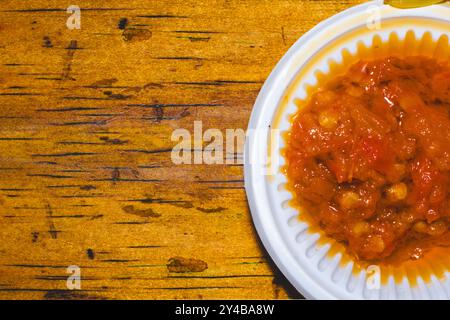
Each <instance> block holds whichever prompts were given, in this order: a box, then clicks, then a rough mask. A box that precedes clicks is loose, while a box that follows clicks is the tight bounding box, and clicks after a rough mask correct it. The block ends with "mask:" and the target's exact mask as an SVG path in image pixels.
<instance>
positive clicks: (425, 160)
mask: <svg viewBox="0 0 450 320" xmlns="http://www.w3.org/2000/svg"><path fill="white" fill-rule="evenodd" d="M449 112H450V68H449V66H448V65H447V64H445V63H442V62H438V61H435V60H433V59H430V58H426V57H407V58H397V57H389V58H385V59H380V60H367V61H359V62H358V63H356V64H354V65H353V66H351V67H350V68H349V70H348V71H347V72H346V73H345V74H344V75H340V76H337V77H335V78H334V79H332V80H331V81H329V82H327V83H326V84H325V85H324V86H322V87H320V88H319V89H318V90H317V91H316V92H315V94H313V95H312V96H311V97H310V98H309V100H308V101H307V103H306V105H305V106H302V107H301V109H300V110H299V111H298V113H297V114H296V115H295V117H294V118H293V123H292V128H291V131H290V133H289V136H288V138H287V148H286V150H285V152H286V153H285V156H286V159H287V166H286V174H287V177H288V180H289V185H290V189H291V190H292V192H293V193H294V194H295V198H296V199H297V201H298V203H299V205H300V206H301V207H303V208H304V209H305V210H306V212H307V213H308V214H309V215H310V216H311V217H312V220H313V221H314V222H315V223H316V224H317V225H318V226H319V227H320V228H321V229H322V230H323V231H324V232H325V234H327V235H328V236H329V237H332V238H334V239H336V240H337V241H339V242H342V243H344V244H346V246H347V248H348V251H349V252H350V253H352V254H353V255H354V256H356V258H358V259H361V260H382V259H384V258H387V257H389V256H391V255H392V254H393V253H394V252H395V251H396V250H398V249H400V248H402V247H408V248H411V251H410V256H411V258H414V259H416V258H420V252H421V250H420V246H421V243H425V242H427V243H429V241H430V239H436V240H439V239H440V238H444V237H447V238H448V233H449V226H450V199H449V190H450V188H449V187H450V175H449V170H450V118H449ZM411 244H413V245H411Z"/></svg>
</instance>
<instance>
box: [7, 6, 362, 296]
mask: <svg viewBox="0 0 450 320" xmlns="http://www.w3.org/2000/svg"><path fill="white" fill-rule="evenodd" d="M359 2H361V1H353V0H352V1H350V0H349V1H345V0H329V1H299V0H282V1H263V0H248V1H238V0H215V1H214V0H210V1H205V0H203V1H201V0H200V1H199V0H195V1H184V0H183V1H181V0H166V1H117V0H114V1H78V2H76V1H74V3H72V4H74V5H78V6H79V7H80V8H81V20H80V22H81V24H80V26H81V29H73V30H71V29H69V28H68V27H67V26H66V20H67V19H68V18H69V16H70V13H67V12H66V9H67V5H68V2H67V1H9V0H6V1H5V0H4V1H1V3H0V151H1V152H0V224H1V233H0V237H1V239H0V298H6V299H16V298H26V299H28V298H33V299H60V298H65V299H120V298H125V299H131V298H134V299H179V298H189V299H191V298H193V299H196V298H200V299H202V298H203V299H216V298H217V299H226V298H236V299H253V298H259V299H277V298H288V297H291V298H298V297H301V296H300V295H299V294H298V293H297V292H296V291H295V290H294V289H292V288H291V287H290V285H289V284H288V282H287V281H286V280H285V279H284V278H283V276H282V275H281V274H280V272H279V271H277V269H276V267H275V266H274V265H273V263H272V262H271V261H270V258H269V257H268V255H267V254H266V252H265V251H264V249H263V247H262V246H261V244H260V242H259V240H258V237H257V234H256V232H255V230H254V228H253V225H252V221H251V217H250V214H249V210H248V207H247V201H246V196H245V191H244V187H243V168H242V165H175V164H173V163H172V161H171V158H170V151H171V149H172V147H173V146H174V145H175V144H176V143H175V142H173V141H171V134H172V132H173V130H174V129H176V128H186V129H188V130H192V127H193V123H194V121H196V120H201V121H203V130H206V129H208V128H218V129H220V130H222V131H225V129H227V128H231V129H235V128H243V129H245V128H246V126H247V121H248V118H249V115H250V112H251V109H252V105H253V103H254V100H255V98H256V96H257V94H258V91H259V89H260V87H261V85H262V83H263V82H264V80H265V79H266V77H267V76H268V74H269V73H270V71H271V70H272V68H273V67H274V66H275V64H276V62H277V61H278V60H279V59H280V58H281V56H282V55H283V54H284V53H285V52H286V50H287V49H288V48H289V47H290V45H292V44H293V42H294V41H295V40H297V39H298V38H299V37H300V36H301V35H302V34H303V33H305V32H306V31H307V30H309V29H310V28H312V27H313V26H314V25H315V24H317V23H318V22H320V21H321V20H323V19H325V18H328V17H330V16H331V15H333V14H335V13H337V12H339V11H341V10H344V9H345V8H348V7H350V6H352V5H354V4H356V3H359ZM231 156H232V157H236V158H238V157H240V156H241V154H240V151H238V152H237V154H235V155H231ZM70 265H75V266H78V267H79V268H80V272H81V290H69V289H68V287H67V281H66V280H67V277H68V276H69V275H70V274H68V270H67V268H68V266H70Z"/></svg>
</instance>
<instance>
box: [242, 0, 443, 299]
mask: <svg viewBox="0 0 450 320" xmlns="http://www.w3.org/2000/svg"><path fill="white" fill-rule="evenodd" d="M377 17H380V18H381V25H380V26H381V28H379V29H377V28H376V25H374V24H373V21H372V20H373V18H375V19H376V18H377ZM408 30H413V31H414V33H415V34H416V36H420V37H421V36H423V35H424V33H425V32H429V33H431V35H432V37H433V39H435V40H436V39H437V38H439V37H440V36H441V35H449V34H450V5H448V4H441V5H435V6H430V7H426V8H418V9H408V10H401V9H395V8H392V7H389V6H386V5H383V4H382V3H380V2H379V1H374V2H369V3H366V4H362V5H358V6H356V7H353V8H351V9H348V10H346V11H343V12H342V13H340V14H338V15H336V16H334V17H332V18H330V19H328V20H326V21H324V22H322V23H320V24H319V25H317V26H316V27H315V28H313V29H312V30H311V31H309V32H308V33H306V34H305V35H304V36H302V37H301V38H300V39H299V40H298V41H297V42H296V43H295V44H294V45H293V46H292V47H291V48H290V49H289V51H288V52H287V53H286V54H285V55H284V57H283V58H282V59H281V60H280V62H279V63H278V64H277V66H276V67H275V69H274V70H273V71H272V73H271V74H270V76H269V78H268V79H267V81H266V82H265V83H264V86H263V87H262V89H261V92H260V93H259V95H258V98H257V100H256V102H255V105H254V108H253V112H252V115H251V118H250V122H249V128H248V129H249V130H248V137H247V140H246V147H245V167H244V168H245V189H246V192H247V197H248V201H249V205H250V209H251V212H252V217H253V221H254V224H255V226H256V229H257V231H258V234H259V236H260V237H261V239H262V242H263V244H264V246H265V248H266V249H267V251H268V252H269V254H270V256H271V257H272V259H273V260H274V261H275V263H276V264H277V266H278V267H279V268H280V270H281V271H282V272H283V273H284V275H285V276H286V277H287V279H288V280H289V281H290V282H291V283H292V284H293V285H294V287H295V288H296V289H297V290H298V291H299V292H300V293H302V294H303V295H304V296H305V297H307V298H315V299H448V298H449V297H450V277H449V275H450V274H448V273H446V274H445V277H444V278H443V279H439V280H438V279H437V278H436V277H431V281H428V282H427V283H425V282H424V281H423V280H422V279H420V278H419V279H417V285H414V286H413V285H411V284H410V283H409V281H408V280H407V279H404V281H403V282H401V283H400V284H398V283H396V282H395V281H394V279H393V278H390V279H389V281H388V282H387V284H383V285H382V286H381V287H380V288H379V289H373V288H369V287H368V286H367V279H366V278H367V274H366V272H365V271H364V270H363V271H362V272H361V273H359V274H357V275H355V274H354V273H353V272H352V269H353V262H350V263H348V264H346V265H342V263H341V261H340V260H341V255H340V254H337V255H335V256H334V258H329V255H327V254H328V250H329V248H330V246H329V245H318V239H319V238H320V235H319V234H317V233H311V232H308V229H309V226H308V224H307V223H303V222H301V221H300V220H298V219H297V218H296V217H297V216H298V212H297V210H296V209H294V208H292V207H290V206H289V205H286V204H287V201H289V199H292V195H291V193H290V192H288V191H286V190H285V189H284V188H283V185H284V184H285V183H286V177H285V176H284V174H283V173H282V172H281V171H280V168H281V167H282V166H283V165H284V163H285V162H284V159H283V158H282V156H281V157H280V161H279V163H276V162H275V161H273V159H272V166H273V169H275V170H274V175H272V176H266V175H265V173H266V172H267V167H266V162H267V161H269V158H270V157H269V150H270V149H272V148H274V149H275V152H277V153H278V154H279V150H280V149H281V148H283V146H284V141H283V139H282V137H281V133H282V132H283V131H286V130H289V128H290V121H289V117H288V116H289V115H291V114H293V113H295V112H296V111H297V107H296V105H295V104H294V101H293V98H292V97H296V98H305V96H306V91H305V87H304V86H305V85H306V84H310V85H314V84H315V82H316V79H315V75H314V72H315V71H317V70H321V71H322V72H324V73H326V72H327V71H328V60H329V59H330V58H332V59H334V60H335V61H337V62H340V61H341V60H342V57H341V52H342V49H343V48H344V47H345V48H347V49H348V50H349V51H350V52H354V51H355V50H356V45H357V43H358V41H363V42H364V43H366V44H367V45H369V46H370V44H371V42H372V38H373V36H374V35H379V36H380V37H381V38H382V39H383V40H385V39H387V38H388V37H389V35H390V34H391V33H392V32H396V33H397V35H398V36H399V38H400V39H402V38H403V37H405V34H406V32H407V31H408ZM351 35H353V36H351ZM337 39H339V45H338V46H336V45H333V44H336V43H337V42H336V41H337ZM333 48H334V49H333ZM325 51H326V52H327V53H326V54H325V55H324V56H323V58H321V59H319V60H318V61H317V62H315V63H313V67H308V68H309V69H305V66H306V65H308V64H309V65H310V64H311V61H312V60H311V58H312V57H317V56H318V55H319V53H322V54H323V52H325ZM315 60H317V59H315ZM300 71H301V74H302V75H301V79H300V80H298V77H299V74H300ZM294 83H295V84H296V85H294ZM293 86H294V89H289V90H293V91H292V95H291V96H292V97H291V98H288V100H287V101H283V105H285V106H286V107H284V108H281V107H280V104H281V100H282V98H283V97H285V94H286V91H287V90H288V88H292V87H293ZM285 99H286V98H285ZM269 128H272V129H279V130H280V131H279V132H276V133H275V135H274V136H272V138H271V139H270V141H271V142H270V143H269V142H268V141H269ZM276 141H279V145H277V144H276V143H274V142H276ZM262 160H263V161H262Z"/></svg>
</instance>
